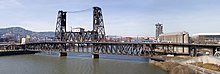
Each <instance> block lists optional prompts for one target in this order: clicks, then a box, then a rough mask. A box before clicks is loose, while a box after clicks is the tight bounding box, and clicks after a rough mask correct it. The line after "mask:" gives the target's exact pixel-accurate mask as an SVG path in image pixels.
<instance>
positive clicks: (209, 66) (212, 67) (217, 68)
mask: <svg viewBox="0 0 220 74" xmlns="http://www.w3.org/2000/svg"><path fill="white" fill-rule="evenodd" d="M193 65H197V66H199V67H203V68H206V69H210V70H214V71H220V66H218V65H216V64H211V63H205V64H203V62H197V63H193Z"/></svg>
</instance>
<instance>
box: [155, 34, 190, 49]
mask: <svg viewBox="0 0 220 74" xmlns="http://www.w3.org/2000/svg"><path fill="white" fill-rule="evenodd" d="M158 38H159V40H160V42H165V43H190V39H189V38H190V37H189V33H188V32H185V31H184V32H174V33H164V34H160V35H159V37H158ZM161 49H162V48H161ZM174 52H175V53H189V48H188V47H174Z"/></svg>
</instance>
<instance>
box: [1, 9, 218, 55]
mask: <svg viewBox="0 0 220 74" xmlns="http://www.w3.org/2000/svg"><path fill="white" fill-rule="evenodd" d="M67 13H72V12H68V11H62V10H61V11H58V16H57V23H56V29H55V41H53V42H30V43H26V44H3V45H0V46H1V48H0V49H5V50H8V49H14V50H17V49H25V50H38V51H59V52H60V54H61V56H66V55H67V52H80V53H92V54H93V55H94V57H98V56H99V55H98V54H114V55H132V56H154V55H165V54H174V55H178V54H181V55H191V56H196V55H197V51H198V48H208V49H211V50H212V52H213V53H212V54H213V55H216V52H218V51H216V50H217V49H219V48H220V45H207V44H185V43H184V44H180V43H136V42H106V40H105V28H104V20H103V15H102V10H101V8H100V7H93V30H92V31H82V32H72V31H67V30H66V20H67V18H66V15H67ZM219 54H220V53H219ZM219 54H218V55H219Z"/></svg>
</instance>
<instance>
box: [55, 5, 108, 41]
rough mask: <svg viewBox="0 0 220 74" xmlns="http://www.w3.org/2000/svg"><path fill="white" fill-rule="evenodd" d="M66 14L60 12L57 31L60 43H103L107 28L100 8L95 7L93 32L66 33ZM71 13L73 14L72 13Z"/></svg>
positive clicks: (56, 37)
mask: <svg viewBox="0 0 220 74" xmlns="http://www.w3.org/2000/svg"><path fill="white" fill-rule="evenodd" d="M66 13H68V12H64V11H59V12H58V16H57V24H56V31H55V40H56V41H59V42H66V41H67V42H103V41H105V28H104V21H103V16H102V10H101V8H100V7H93V30H92V31H83V32H72V31H69V32H67V31H66ZM70 13H71V12H70Z"/></svg>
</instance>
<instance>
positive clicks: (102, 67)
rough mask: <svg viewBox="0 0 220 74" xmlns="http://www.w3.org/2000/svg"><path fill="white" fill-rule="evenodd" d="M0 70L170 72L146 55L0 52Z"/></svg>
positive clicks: (16, 73) (31, 73) (38, 73)
mask: <svg viewBox="0 0 220 74" xmlns="http://www.w3.org/2000/svg"><path fill="white" fill-rule="evenodd" d="M0 74H167V72H165V71H163V70H161V69H160V68H158V67H155V66H153V65H151V64H149V63H147V60H146V59H145V58H143V57H133V56H114V55H100V59H92V58H91V57H90V54H72V55H69V56H68V57H58V56H56V55H45V54H30V55H13V56H0Z"/></svg>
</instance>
